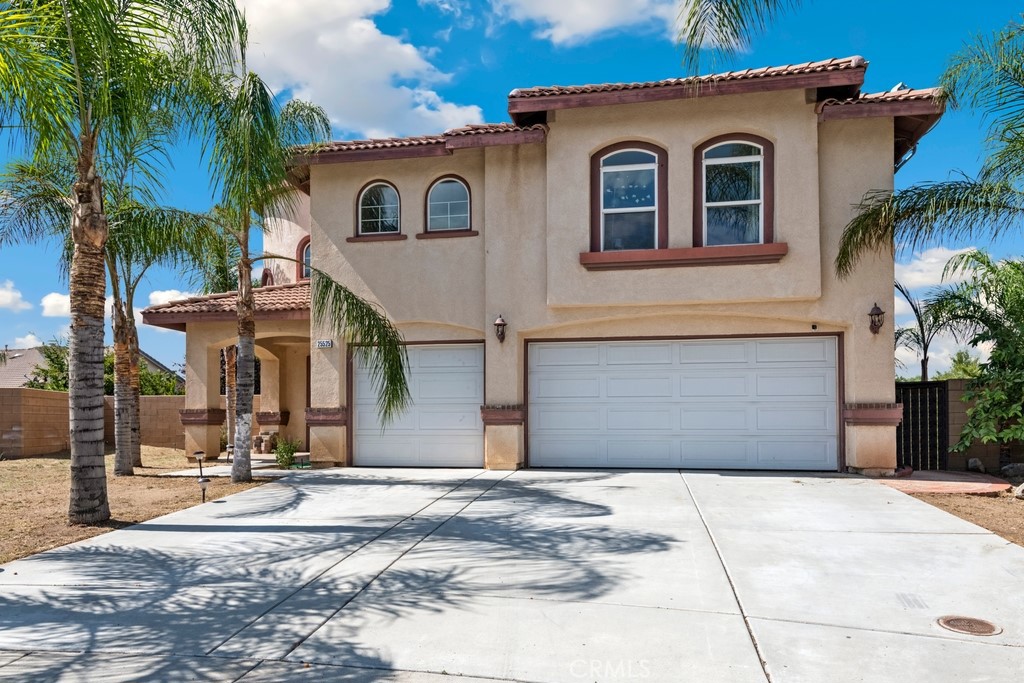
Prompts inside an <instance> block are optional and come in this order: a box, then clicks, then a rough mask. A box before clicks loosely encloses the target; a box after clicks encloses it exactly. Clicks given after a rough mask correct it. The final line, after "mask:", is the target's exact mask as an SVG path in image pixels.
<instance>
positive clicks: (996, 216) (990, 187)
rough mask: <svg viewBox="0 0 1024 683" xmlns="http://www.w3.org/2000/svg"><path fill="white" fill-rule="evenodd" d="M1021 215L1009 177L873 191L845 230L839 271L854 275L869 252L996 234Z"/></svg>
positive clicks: (1014, 225)
mask: <svg viewBox="0 0 1024 683" xmlns="http://www.w3.org/2000/svg"><path fill="white" fill-rule="evenodd" d="M1022 218H1024V193H1021V192H1020V191H1018V190H1017V188H1016V187H1015V186H1014V185H1013V184H1012V183H1011V182H1009V181H1006V180H1003V181H997V182H989V181H985V180H981V181H978V180H972V179H970V178H964V179H963V180H953V181H947V182H939V183H924V184H921V185H916V186H913V187H908V188H906V189H903V190H898V191H896V192H884V191H881V192H869V193H868V194H867V195H865V197H864V199H863V200H862V202H861V204H860V206H859V207H858V208H857V215H856V216H855V217H854V218H853V220H851V221H850V223H849V224H848V225H847V226H846V229H845V231H844V232H843V236H842V239H841V241H840V243H839V253H838V254H837V255H836V260H835V268H836V272H837V273H838V274H839V275H840V277H847V276H849V275H850V274H851V273H852V272H853V269H854V268H855V267H856V265H857V263H858V261H859V260H860V258H861V257H862V256H863V255H864V254H865V253H868V252H879V253H885V254H894V253H896V252H897V250H898V251H900V252H902V251H904V250H906V251H914V250H917V249H919V248H921V247H923V246H925V245H927V244H929V243H932V242H936V241H938V240H939V239H953V240H965V239H982V238H990V239H995V238H997V237H999V236H1000V235H1002V234H1003V233H1004V232H1006V231H1009V230H1015V229H1019V228H1020V226H1021V220H1022ZM897 245H898V247H897Z"/></svg>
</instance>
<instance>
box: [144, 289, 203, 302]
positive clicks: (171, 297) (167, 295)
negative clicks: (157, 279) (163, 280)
mask: <svg viewBox="0 0 1024 683" xmlns="http://www.w3.org/2000/svg"><path fill="white" fill-rule="evenodd" d="M193 296H197V295H196V294H193V293H192V292H183V291H181V290H180V289H159V290H156V291H155V292H150V293H149V305H150V306H159V305H160V304H166V303H168V302H169V301H178V300H179V299H188V298H189V297H193Z"/></svg>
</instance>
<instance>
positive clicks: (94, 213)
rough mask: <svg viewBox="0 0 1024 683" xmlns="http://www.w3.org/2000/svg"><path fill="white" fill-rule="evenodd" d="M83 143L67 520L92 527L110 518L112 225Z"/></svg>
mask: <svg viewBox="0 0 1024 683" xmlns="http://www.w3.org/2000/svg"><path fill="white" fill-rule="evenodd" d="M81 141H82V146H81V150H80V152H79V158H78V179H77V181H76V182H75V185H74V198H75V206H74V214H73V216H72V218H71V238H72V240H73V241H74V245H75V250H74V254H73V256H72V258H71V277H70V285H71V286H70V294H71V341H70V358H69V368H68V375H69V384H70V387H69V391H68V403H69V408H70V410H69V417H70V427H71V429H70V431H71V492H70V502H69V504H68V521H69V522H70V523H71V524H94V523H96V522H103V521H106V520H108V519H110V503H109V501H108V500H107V472H106V466H105V463H104V461H103V304H104V298H105V294H106V286H107V276H106V267H105V261H104V254H103V249H104V247H105V246H106V242H107V233H108V226H107V217H106V214H104V212H103V183H102V180H101V179H100V177H99V175H98V174H97V172H96V167H95V165H94V163H93V159H94V156H95V147H96V140H95V139H94V138H92V137H90V136H89V135H88V134H86V133H83V134H82V136H81Z"/></svg>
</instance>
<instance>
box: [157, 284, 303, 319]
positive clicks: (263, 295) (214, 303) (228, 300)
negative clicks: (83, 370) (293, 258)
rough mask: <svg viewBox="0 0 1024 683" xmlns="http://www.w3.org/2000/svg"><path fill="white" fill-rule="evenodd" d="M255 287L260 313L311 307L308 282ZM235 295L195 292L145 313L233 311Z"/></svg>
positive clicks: (178, 314)
mask: <svg viewBox="0 0 1024 683" xmlns="http://www.w3.org/2000/svg"><path fill="white" fill-rule="evenodd" d="M252 291H253V296H254V298H255V302H256V314H257V315H259V314H261V313H270V312H276V311H302V310H307V309H308V308H309V282H296V283H291V284H287V285H274V286H271V287H257V288H256V289H254V290H252ZM236 297H237V293H236V292H225V293H223V294H210V295H207V296H194V297H191V298H189V299H181V300H179V301H169V302H167V303H166V304H159V305H157V306H150V307H149V308H147V309H146V310H144V311H143V312H142V314H143V315H144V316H146V317H150V316H154V317H157V316H171V315H173V316H180V315H196V316H203V315H207V314H234V312H235V306H236Z"/></svg>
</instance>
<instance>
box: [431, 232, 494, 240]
mask: <svg viewBox="0 0 1024 683" xmlns="http://www.w3.org/2000/svg"><path fill="white" fill-rule="evenodd" d="M479 234H480V233H479V232H477V231H476V230H438V231H437V232H418V233H416V239H418V240H437V239H444V238H446V237H475V236H477V235H479Z"/></svg>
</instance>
